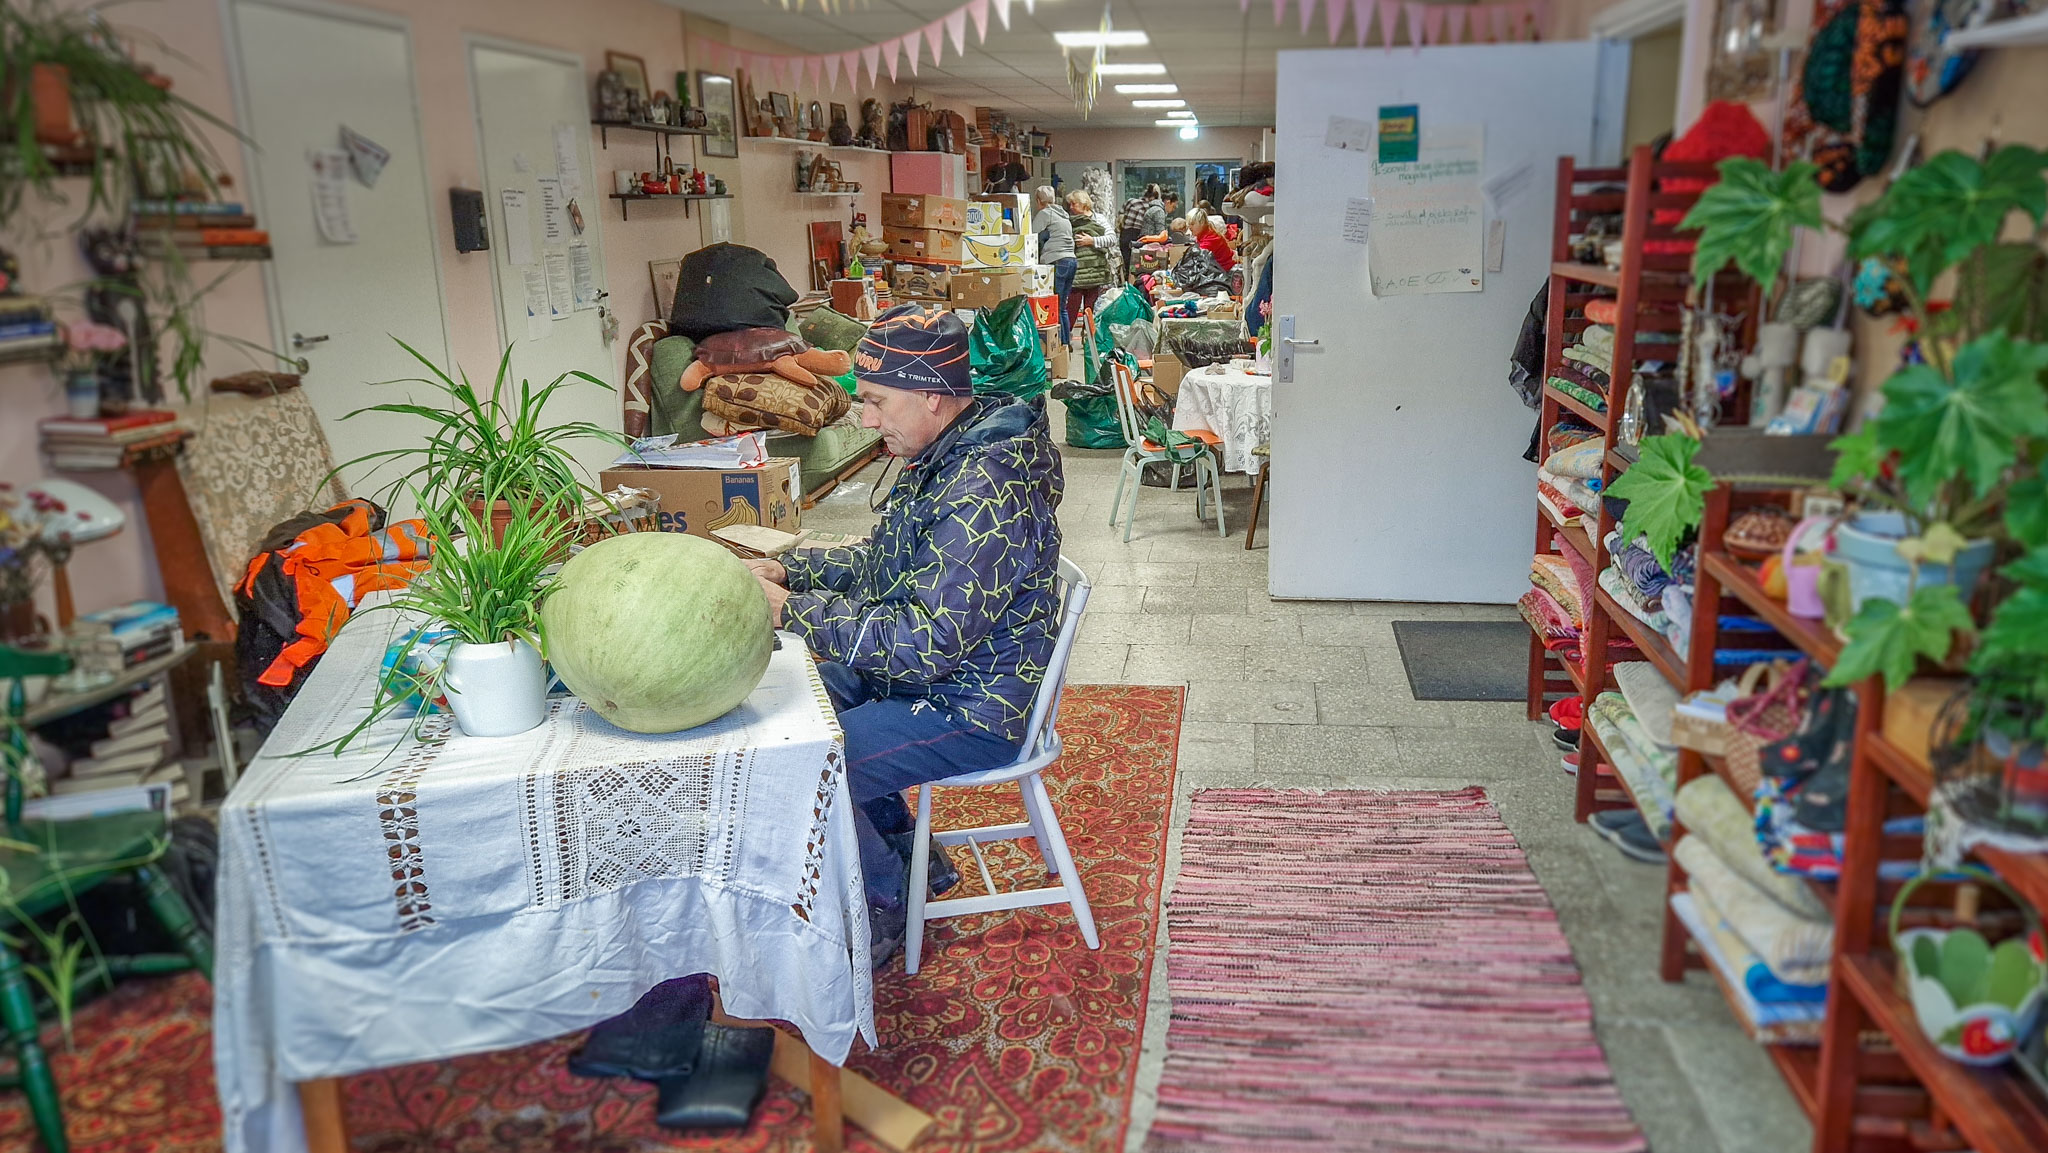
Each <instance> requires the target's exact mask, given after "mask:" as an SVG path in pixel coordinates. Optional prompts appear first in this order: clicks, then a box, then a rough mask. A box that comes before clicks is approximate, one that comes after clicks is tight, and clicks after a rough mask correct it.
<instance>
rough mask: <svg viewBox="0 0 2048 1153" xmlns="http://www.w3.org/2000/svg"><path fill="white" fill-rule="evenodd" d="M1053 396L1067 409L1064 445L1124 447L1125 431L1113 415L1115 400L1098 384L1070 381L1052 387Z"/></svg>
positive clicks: (1104, 384) (1114, 414)
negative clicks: (1065, 442)
mask: <svg viewBox="0 0 2048 1153" xmlns="http://www.w3.org/2000/svg"><path fill="white" fill-rule="evenodd" d="M1052 395H1053V397H1054V398H1055V399H1057V400H1058V401H1059V402H1060V403H1061V404H1063V405H1065V406H1066V409H1067V443H1068V444H1070V445H1072V446H1074V447H1075V448H1123V447H1125V446H1126V445H1127V444H1128V443H1129V442H1127V441H1125V440H1124V430H1123V426H1122V425H1121V423H1120V422H1119V421H1118V420H1117V415H1116V397H1115V396H1114V395H1112V394H1111V393H1110V386H1109V384H1108V383H1107V382H1106V381H1105V382H1104V383H1103V384H1101V385H1091V384H1084V383H1082V382H1080V381H1076V380H1069V381H1063V382H1062V383H1060V384H1058V385H1056V386H1054V388H1053V390H1052Z"/></svg>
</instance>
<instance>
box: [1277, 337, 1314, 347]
mask: <svg viewBox="0 0 2048 1153" xmlns="http://www.w3.org/2000/svg"><path fill="white" fill-rule="evenodd" d="M1280 342H1281V343H1282V344H1291V345H1293V346H1294V347H1296V348H1306V347H1309V346H1311V345H1313V346H1314V347H1317V348H1321V347H1322V345H1323V342H1322V341H1321V340H1314V339H1312V340H1296V339H1294V338H1293V337H1291V336H1283V337H1281V338H1280Z"/></svg>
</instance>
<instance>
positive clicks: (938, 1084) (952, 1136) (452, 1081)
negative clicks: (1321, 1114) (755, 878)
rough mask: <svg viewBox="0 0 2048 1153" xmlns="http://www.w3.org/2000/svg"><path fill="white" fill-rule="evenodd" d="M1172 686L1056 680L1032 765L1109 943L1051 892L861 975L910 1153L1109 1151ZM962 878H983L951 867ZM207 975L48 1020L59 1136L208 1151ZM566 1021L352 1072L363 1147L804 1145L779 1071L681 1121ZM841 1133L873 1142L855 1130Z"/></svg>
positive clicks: (948, 818)
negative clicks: (597, 1057)
mask: <svg viewBox="0 0 2048 1153" xmlns="http://www.w3.org/2000/svg"><path fill="white" fill-rule="evenodd" d="M1182 692H1183V690H1181V689H1178V688H1156V687H1142V686H1117V685H1086V686H1080V685H1077V686H1073V687H1070V688H1069V689H1068V690H1067V692H1066V696H1065V699H1064V700H1063V701H1062V702H1061V708H1060V719H1059V730H1060V738H1061V740H1062V741H1063V742H1064V743H1065V746H1066V747H1065V752H1064V755H1063V756H1062V757H1061V760H1060V764H1059V766H1058V767H1056V768H1054V769H1053V770H1051V771H1050V772H1048V773H1047V774H1046V776H1045V783H1046V787H1047V788H1048V789H1049V790H1051V792H1052V798H1053V806H1054V809H1055V811H1057V812H1058V814H1059V818H1060V822H1061V824H1062V825H1063V826H1065V828H1066V833H1067V840H1068V841H1069V842H1070V844H1071V846H1072V848H1073V852H1074V859H1075V860H1076V861H1077V862H1078V863H1079V867H1080V869H1081V875H1082V878H1083V880H1084V883H1085V884H1086V885H1087V886H1088V898H1089V901H1090V903H1092V904H1093V905H1094V907H1095V924H1096V927H1097V929H1098V930H1099V931H1100V933H1101V938H1102V948H1101V950H1100V951H1090V950H1089V949H1088V947H1087V945H1086V944H1085V943H1083V942H1082V940H1081V934H1080V932H1079V931H1078V930H1076V929H1075V928H1074V922H1073V918H1072V917H1071V916H1070V915H1069V913H1068V911H1067V906H1065V905H1050V906H1042V907H1039V908H1033V909H1023V910H1018V911H1015V912H1002V913H986V914H981V915H979V916H973V917H956V918H949V919H947V920H943V921H935V922H932V923H931V924H930V925H928V926H927V927H926V929H925V955H924V967H923V971H922V972H920V973H919V974H918V975H917V976H915V977H911V976H907V975H905V974H904V972H903V961H902V958H901V957H900V956H899V957H898V958H897V959H896V960H894V961H892V962H891V963H890V964H889V967H888V968H886V969H884V970H882V971H881V972H878V973H876V974H875V1023H876V1026H877V1029H878V1031H879V1033H880V1035H881V1040H882V1045H883V1049H882V1050H881V1051H880V1052H876V1053H861V1054H858V1055H856V1056H855V1057H854V1058H853V1059H852V1061H851V1062H850V1064H851V1065H853V1066H854V1067H855V1068H858V1069H859V1070H860V1071H861V1072H863V1073H865V1074H867V1075H868V1076H869V1077H870V1078H872V1079H874V1080H875V1081H877V1082H879V1083H881V1084H882V1085H884V1086H886V1087H887V1088H889V1089H891V1090H893V1091H894V1092H896V1093H897V1094H898V1095H899V1096H902V1097H903V1098H904V1099H906V1100H908V1101H909V1102H910V1103H911V1104H913V1105H916V1106H917V1107H918V1108H920V1109H923V1110H924V1111H925V1112H927V1113H930V1114H931V1115H932V1116H933V1117H934V1118H936V1119H937V1120H936V1124H934V1125H933V1127H932V1128H931V1129H930V1130H929V1131H927V1133H926V1134H925V1137H924V1139H923V1140H921V1141H919V1142H918V1145H917V1149H918V1153H1026V1151H1030V1153H1037V1151H1039V1150H1044V1151H1047V1153H1095V1151H1097V1150H1117V1149H1121V1148H1123V1142H1124V1130H1125V1129H1126V1128H1127V1127H1128V1125H1129V1124H1130V1114H1131V1091H1132V1088H1133V1086H1134V1085H1135V1083H1136V1081H1137V1068H1138V1048H1139V1043H1140V1041H1141V1039H1142V1037H1143V1035H1144V1031H1145V1007H1146V999H1147V994H1148V993H1149V991H1150V983H1151V975H1152V961H1153V944H1152V943H1153V940H1154V938H1155V936H1156V929H1157V928H1158V924H1159V897H1160V890H1161V888H1162V884H1163V881H1164V872H1165V867H1166V831H1167V821H1168V816H1169V814H1170V812H1171V811H1172V808H1173V781H1174V751H1175V750H1176V749H1177V748H1178V747H1179V744H1180V714H1181V699H1182ZM1016 797H1017V793H1016V790H1015V789H1013V788H1012V789H1006V790H1005V789H995V788H990V789H945V790H941V791H940V792H939V794H938V797H937V804H936V806H935V809H936V811H935V813H934V818H933V820H934V824H936V825H938V826H939V827H941V828H944V827H958V826H963V825H969V824H974V825H993V824H1002V823H1006V822H1011V821H1022V820H1023V819H1024V816H1023V809H1022V807H1021V806H1019V805H1018V804H1017V802H1016ZM984 852H985V853H986V855H987V857H988V863H989V867H990V870H991V872H993V873H995V875H996V877H997V879H998V881H999V882H1001V883H1002V884H1003V885H1004V886H1005V887H1010V886H1013V885H1017V884H1019V883H1022V884H1024V885H1039V884H1044V883H1046V878H1045V869H1044V864H1043V861H1042V859H1041V858H1040V857H1039V855H1038V853H1037V850H1036V848H1035V846H1033V845H1032V844H1031V842H1029V841H1024V842H1012V843H1009V844H1005V845H1000V846H991V847H990V848H988V849H986V850H984ZM961 871H962V873H963V877H962V881H961V885H962V888H961V889H960V890H958V892H959V894H960V895H966V894H968V893H971V892H975V891H979V890H980V888H981V881H980V878H979V877H978V876H977V875H975V870H973V869H972V868H963V869H962V870H961ZM212 1013H213V1008H212V991H211V989H210V988H209V987H208V986H207V984H206V982H205V981H203V980H201V979H200V978H199V977H197V976H196V975H193V974H185V975H182V976H179V977H175V978H170V979H164V980H135V981H129V982H126V983H124V984H123V985H122V986H121V987H120V988H119V989H117V990H116V991H115V992H114V993H113V994H111V995H109V996H107V997H103V998H101V999H100V1000H98V1001H96V1002H94V1003H92V1004H90V1005H87V1006H84V1007H82V1008H81V1009H80V1010H79V1012H78V1017H77V1021H76V1027H75V1037H76V1040H75V1047H74V1049H73V1050H72V1051H70V1052H67V1051H66V1050H65V1048H64V1046H63V1044H62V1039H61V1037H59V1036H58V1034H57V1031H56V1028H55V1026H54V1025H53V1026H51V1028H50V1029H49V1030H47V1031H46V1032H45V1034H44V1042H45V1044H46V1045H49V1046H50V1050H49V1051H50V1053H51V1056H52V1059H53V1062H54V1064H55V1065H56V1071H57V1083H58V1086H59V1089H60V1091H61V1093H62V1095H63V1099H64V1116H65V1125H66V1127H67V1128H68V1129H69V1131H70V1134H71V1148H72V1150H73V1153H142V1151H145V1150H146V1151H148V1153H202V1151H203V1153H218V1150H219V1149H220V1126H221V1122H220V1110H219V1107H218V1098H217V1095H216V1093H215V1089H214V1081H213V1061H212ZM581 1041H582V1037H581V1035H580V1034H578V1035H574V1036H570V1037H564V1038H558V1039H556V1040H553V1041H545V1042H541V1043H539V1044H536V1045H529V1046H526V1047H525V1048H522V1049H514V1050H508V1051H506V1052H501V1053H487V1054H481V1055H478V1056H473V1057H462V1058H458V1059H456V1060H453V1061H446V1062H441V1063H437V1064H430V1065H408V1066H403V1067H401V1068H396V1069H385V1070H379V1071H377V1072H373V1073H365V1074H361V1075H359V1076H356V1077H351V1078H349V1079H348V1082H347V1084H346V1088H345V1090H344V1093H345V1095H346V1096H345V1101H346V1109H347V1117H348V1128H349V1134H350V1146H351V1148H352V1149H353V1150H354V1151H355V1153H401V1151H403V1153H412V1151H427V1150H431V1151H433V1153H502V1151H504V1150H567V1149H574V1150H583V1151H586V1153H590V1151H595V1153H655V1151H656V1150H661V1151H664V1153H665V1151H669V1150H678V1149H694V1150H714V1149H715V1150H720V1151H738V1150H744V1151H746V1153H798V1151H800V1150H809V1149H810V1148H811V1116H810V1110H809V1105H808V1102H807V1100H806V1098H805V1096H804V1095H803V1094H802V1093H800V1092H798V1091H796V1090H794V1089H792V1088H790V1086H789V1085H788V1084H786V1083H785V1082H782V1081H779V1080H772V1081H770V1083H769V1090H768V1095H767V1097H766V1098H765V1099H764V1100H763V1101H762V1102H761V1105H760V1107H759V1108H758V1109H756V1110H755V1113H754V1122H753V1124H752V1125H751V1126H749V1127H748V1128H747V1129H746V1130H745V1131H744V1132H739V1133H720V1134H716V1135H702V1136H699V1135H692V1134H686V1133H675V1132H670V1131H668V1130H665V1129H661V1128H658V1127H656V1125H655V1124H654V1087H653V1086H652V1085H645V1084H642V1083H640V1082H638V1081H629V1080H623V1079H614V1080H608V1081H588V1080H583V1079H581V1078H577V1077H571V1076H570V1075H569V1073H568V1071H567V1069H566V1068H565V1065H564V1062H565V1061H566V1059H567V1057H568V1055H569V1053H571V1052H572V1051H574V1050H575V1048H576V1047H577V1045H578V1044H580V1043H581ZM34 1132H35V1130H34V1127H33V1125H32V1124H31V1122H30V1119H29V1113H28V1102H27V1099H26V1098H25V1097H24V1096H23V1095H22V1094H21V1093H20V1092H19V1091H18V1090H17V1091H5V1092H0V1149H26V1148H34V1147H35V1143H34ZM846 1133H847V1148H848V1149H849V1150H852V1151H855V1153H882V1149H883V1147H882V1146H881V1145H880V1144H879V1143H877V1142H875V1141H873V1140H871V1139H870V1138H869V1137H868V1136H867V1134H866V1133H865V1132H864V1131H862V1130H861V1129H860V1128H858V1127H856V1126H854V1125H851V1124H849V1125H848V1126H847V1130H846Z"/></svg>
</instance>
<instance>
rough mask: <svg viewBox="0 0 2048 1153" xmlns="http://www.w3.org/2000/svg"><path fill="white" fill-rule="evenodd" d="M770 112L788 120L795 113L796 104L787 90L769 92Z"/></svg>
mask: <svg viewBox="0 0 2048 1153" xmlns="http://www.w3.org/2000/svg"><path fill="white" fill-rule="evenodd" d="M768 112H769V114H770V115H772V116H774V117H775V119H777V120H788V119H789V118H790V117H791V116H792V115H793V114H794V104H793V102H792V101H791V100H790V98H789V93H787V92H770V93H769V94H768Z"/></svg>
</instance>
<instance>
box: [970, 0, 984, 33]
mask: <svg viewBox="0 0 2048 1153" xmlns="http://www.w3.org/2000/svg"><path fill="white" fill-rule="evenodd" d="M967 14H968V15H969V16H972V17H974V42H975V43H976V44H979V43H981V42H982V41H984V40H987V39H988V0H974V2H973V3H971V4H969V5H968V6H967Z"/></svg>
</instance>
